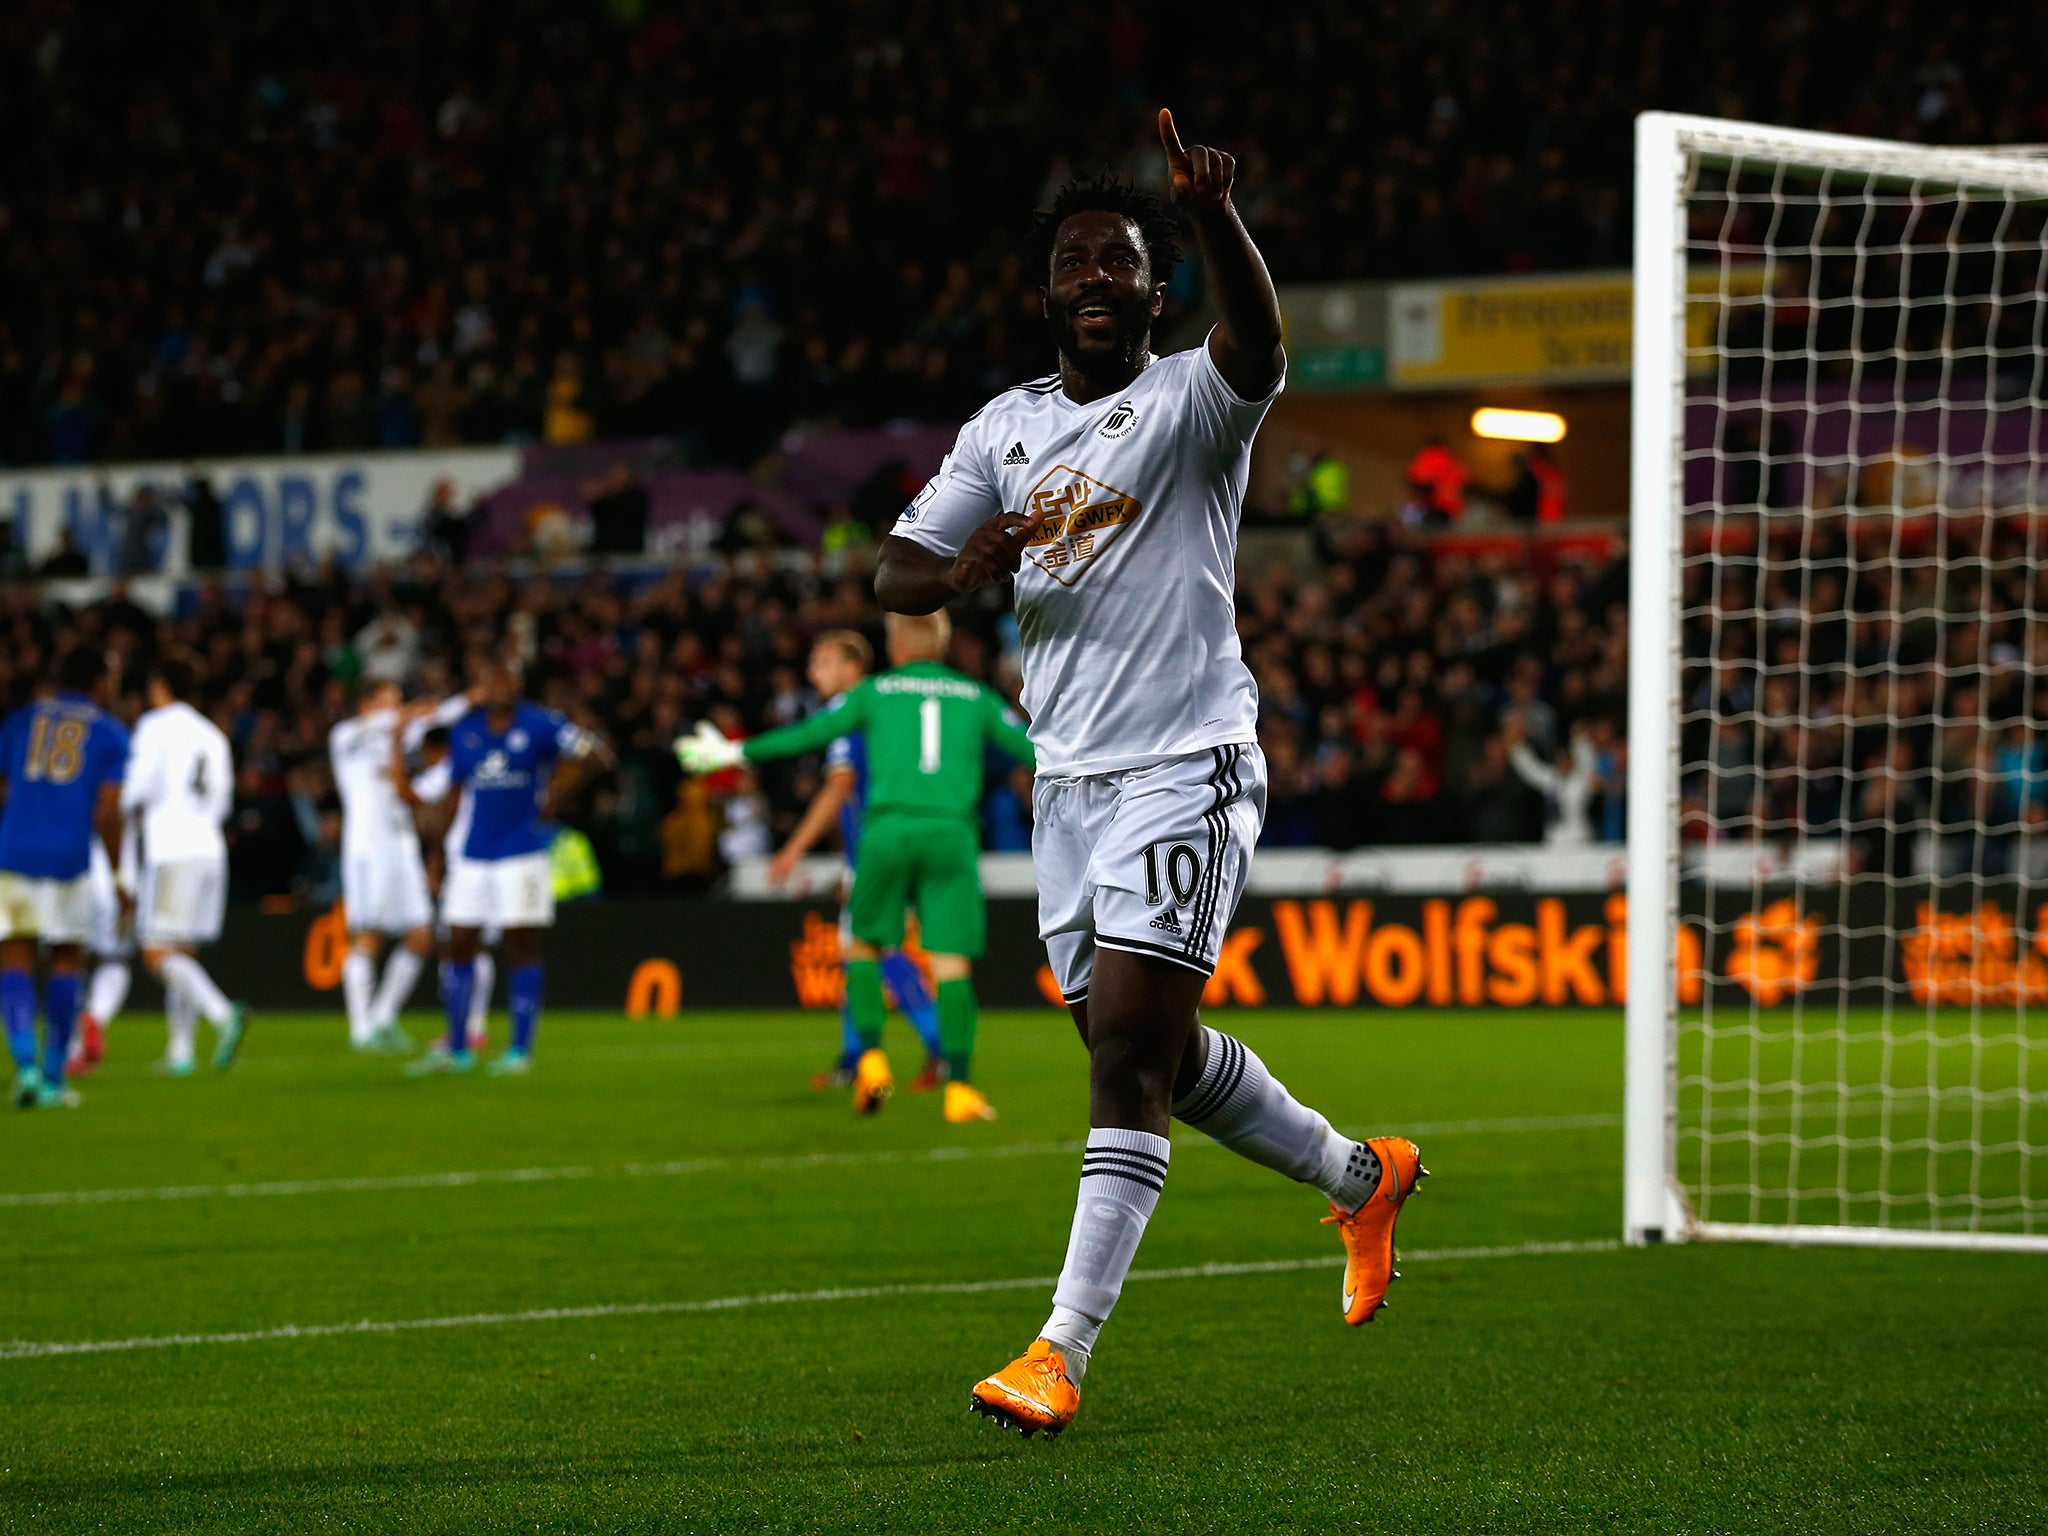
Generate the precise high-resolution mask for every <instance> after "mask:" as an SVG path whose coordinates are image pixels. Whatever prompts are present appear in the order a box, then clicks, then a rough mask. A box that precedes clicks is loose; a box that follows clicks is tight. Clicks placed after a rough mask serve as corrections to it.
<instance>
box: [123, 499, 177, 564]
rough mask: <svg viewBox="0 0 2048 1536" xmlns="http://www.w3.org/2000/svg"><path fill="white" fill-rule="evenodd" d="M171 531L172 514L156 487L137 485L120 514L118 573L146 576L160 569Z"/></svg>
mask: <svg viewBox="0 0 2048 1536" xmlns="http://www.w3.org/2000/svg"><path fill="white" fill-rule="evenodd" d="M170 533H171V517H170V514H169V513H168V512H166V511H165V510H164V504H163V500H162V498H161V497H159V496H158V495H157V489H156V487H155V486H153V485H150V484H148V483H147V482H145V483H144V484H142V485H138V486H137V487H136V488H135V494H134V495H133V496H131V497H129V498H128V505H127V506H126V507H125V508H124V509H123V510H122V514H121V552H120V557H119V566H118V569H119V571H120V574H121V575H123V576H147V575H150V574H152V573H154V572H156V571H159V570H161V569H163V563H164V546H165V544H166V543H168V542H169V540H170Z"/></svg>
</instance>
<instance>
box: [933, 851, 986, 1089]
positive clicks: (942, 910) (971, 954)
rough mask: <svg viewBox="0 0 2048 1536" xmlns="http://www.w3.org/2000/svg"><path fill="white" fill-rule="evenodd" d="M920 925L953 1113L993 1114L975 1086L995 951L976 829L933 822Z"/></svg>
mask: <svg viewBox="0 0 2048 1536" xmlns="http://www.w3.org/2000/svg"><path fill="white" fill-rule="evenodd" d="M917 916H918V928H919V931H920V933H922V935H923V936H924V944H925V948H927V949H928V950H930V951H931V956H932V980H933V981H934V982H935V983H936V984H937V991H938V1005H939V1030H940V1048H941V1049H942V1050H943V1051H944V1053H945V1057H946V1072H947V1077H948V1079H949V1080H948V1082H947V1084H946V1104H945V1115H946V1119H948V1120H949V1121H952V1122H954V1123H956V1124H958V1123H964V1122H968V1121H975V1120H993V1119H994V1118H995V1110H994V1108H993V1107H992V1106H991V1105H990V1104H989V1102H988V1100H987V1098H986V1097H984V1096H983V1094H982V1093H981V1091H980V1090H979V1089H977V1088H976V1087H974V1086H973V1077H974V1042H975V1036H976V1034H977V1033H978V1032H979V1028H980V1014H981V1010H980V1003H979V1000H978V999H977V997H976V996H975V991H974V962H975V961H976V960H978V959H980V958H981V956H982V955H983V954H984V953H985V952H986V951H987V949H988V914H987V910H986V908H985V906H984V905H983V902H982V896H981V845H980V840H979V838H978V837H977V836H976V834H975V830H974V829H973V828H972V827H966V826H960V827H940V828H933V829H932V830H931V831H930V832H929V833H928V834H927V835H926V838H925V840H924V844H923V847H922V849H921V852H920V857H919V863H918V887H917Z"/></svg>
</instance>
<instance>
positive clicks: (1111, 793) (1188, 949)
mask: <svg viewBox="0 0 2048 1536" xmlns="http://www.w3.org/2000/svg"><path fill="white" fill-rule="evenodd" d="M1032 810H1033V817H1034V825H1033V827H1032V832H1031V862H1032V865H1033V867H1034V869H1035V870H1036V872H1037V875H1038V933H1039V937H1040V938H1042V939H1044V940H1045V949H1046V957H1047V958H1048V959H1049V960H1050V961H1051V962H1052V973H1053V976H1054V978H1055V979H1056V980H1057V981H1058V982H1059V988H1060V991H1061V993H1062V994H1064V995H1065V997H1066V999H1067V1000H1068V1001H1069V1002H1079V1001H1080V1000H1081V999H1082V998H1084V997H1086V996H1087V995H1088V982H1089V979H1090V978H1091V977H1092V976H1093V975H1094V974H1095V952H1096V950H1097V949H1121V950H1128V951H1131V952H1132V953H1135V954H1141V955H1151V956H1153V957H1155V958H1156V959H1160V960H1165V961H1168V962H1170V963H1171V964H1174V965H1179V966H1185V967H1186V968H1187V969H1189V970H1191V971H1196V972H1199V973H1200V974H1202V975H1204V976H1206V975H1208V974H1209V973H1210V972H1211V971H1213V970H1215V969H1216V957H1217V956H1218V955H1219V954H1220V953H1221V952H1222V949H1223V936H1224V934H1225V932H1226V931H1227V930H1228V929H1229V927H1230V919H1231V915H1232V914H1233V913H1235V912H1236V911H1237V903H1238V899H1239V898H1240V897H1242V896H1243V895H1244V888H1245V882H1246V880H1247V879H1248V878H1249V877H1250V874H1251V864H1252V848H1253V846H1254V845H1255V844H1256V843H1257V842H1258V840H1259V829H1260V827H1262V826H1263V825H1264V824H1265V819H1266V759H1265V754H1264V753H1262V752H1260V751H1259V749H1258V746H1257V745H1256V744H1255V743H1250V742H1246V743H1242V744H1238V745H1233V746H1225V747H1210V748H1207V749H1205V750H1203V751H1200V752H1193V753H1190V754H1188V755H1187V756H1185V757H1176V758H1172V759H1169V760H1168V761H1166V762H1163V763H1155V764H1153V765H1152V766H1150V767H1146V768H1131V769H1125V770H1123V771H1121V772H1116V773H1101V774H1088V775H1084V776H1082V777H1078V778H1042V779H1040V780H1039V781H1038V784H1037V786H1036V788H1035V790H1034V791H1033V795H1032Z"/></svg>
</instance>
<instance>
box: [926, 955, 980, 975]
mask: <svg viewBox="0 0 2048 1536" xmlns="http://www.w3.org/2000/svg"><path fill="white" fill-rule="evenodd" d="M931 961H932V980H933V981H965V980H967V978H968V977H970V976H972V975H973V974H974V962H973V961H972V960H970V959H968V958H967V957H966V956H965V955H933V956H932V957H931Z"/></svg>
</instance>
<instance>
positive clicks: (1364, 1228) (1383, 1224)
mask: <svg viewBox="0 0 2048 1536" xmlns="http://www.w3.org/2000/svg"><path fill="white" fill-rule="evenodd" d="M1366 1145H1367V1146H1368V1147H1371V1148H1372V1150H1373V1154H1374V1155H1375V1156H1376V1157H1378V1158H1379V1160H1380V1182H1379V1186H1378V1187H1377V1188H1376V1189H1374V1190H1373V1192H1372V1194H1371V1195H1370V1196H1369V1197H1368V1198H1367V1199H1366V1201H1365V1203H1364V1204H1363V1205H1361V1206H1359V1208H1358V1209H1357V1210H1355V1211H1342V1210H1339V1209H1338V1208H1337V1207H1336V1206H1335V1205H1332V1206H1331V1207H1330V1214H1329V1215H1327V1216H1325V1217H1324V1218H1323V1225H1324V1226H1326V1227H1329V1226H1334V1227H1335V1228H1336V1229H1337V1233H1338V1235H1339V1236H1340V1237H1342V1238H1343V1239H1344V1253H1345V1256H1346V1257H1345V1262H1344V1321H1345V1322H1347V1323H1349V1324H1351V1326H1352V1327H1354V1328H1356V1327H1357V1326H1358V1325H1359V1324H1360V1323H1369V1322H1371V1321H1372V1320H1373V1316H1374V1314H1375V1313H1377V1312H1378V1311H1379V1310H1380V1309H1381V1308H1382V1307H1384V1306H1385V1305H1386V1304H1387V1287H1388V1286H1389V1285H1391V1284H1393V1282H1394V1281H1396V1280H1398V1279H1400V1277H1401V1276H1400V1271H1398V1270H1397V1269H1395V1268H1394V1222H1395V1221H1396V1219H1398V1218H1399V1216H1400V1214H1401V1207H1402V1206H1403V1205H1404V1204H1405V1203H1406V1202H1407V1199H1408V1197H1409V1196H1410V1195H1412V1194H1414V1193H1415V1186H1416V1185H1417V1184H1418V1183H1420V1182H1421V1181H1422V1180H1424V1179H1426V1178H1428V1177H1429V1170H1428V1169H1427V1168H1425V1167H1423V1166H1422V1149H1421V1148H1419V1147H1417V1146H1416V1145H1415V1143H1414V1142H1412V1141H1409V1140H1408V1139H1406V1138H1405V1137H1401V1136H1379V1137H1375V1138H1374V1139H1373V1140H1371V1141H1368V1142H1367V1143H1366Z"/></svg>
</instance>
